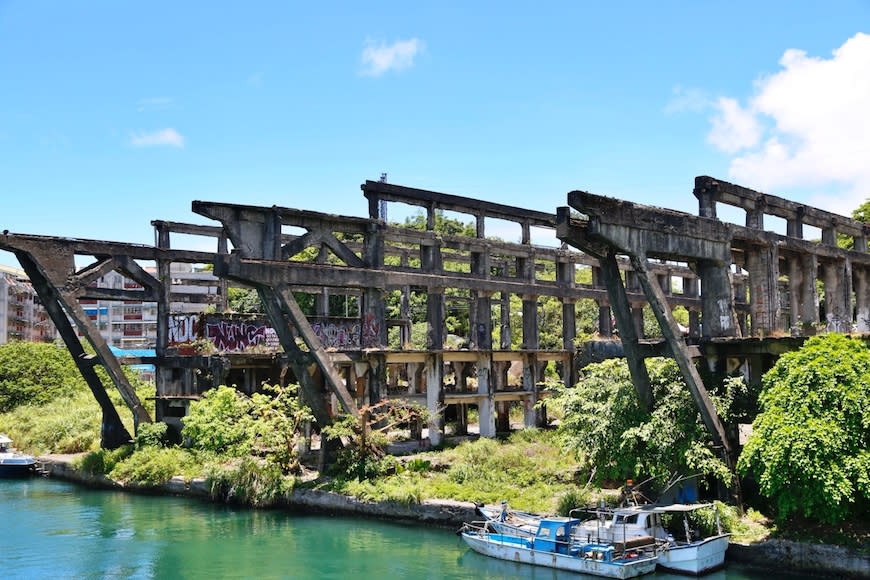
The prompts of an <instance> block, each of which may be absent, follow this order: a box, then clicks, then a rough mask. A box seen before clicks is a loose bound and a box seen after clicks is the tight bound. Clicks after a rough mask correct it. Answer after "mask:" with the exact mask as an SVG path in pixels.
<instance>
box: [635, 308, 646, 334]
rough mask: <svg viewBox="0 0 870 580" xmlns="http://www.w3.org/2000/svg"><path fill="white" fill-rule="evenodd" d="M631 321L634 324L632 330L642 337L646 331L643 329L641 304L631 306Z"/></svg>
mask: <svg viewBox="0 0 870 580" xmlns="http://www.w3.org/2000/svg"><path fill="white" fill-rule="evenodd" d="M631 322H632V324H634V331H635V332H636V333H637V335H638V336H639V337H640V338H644V337H645V336H646V333H645V332H644V329H643V306H632V307H631Z"/></svg>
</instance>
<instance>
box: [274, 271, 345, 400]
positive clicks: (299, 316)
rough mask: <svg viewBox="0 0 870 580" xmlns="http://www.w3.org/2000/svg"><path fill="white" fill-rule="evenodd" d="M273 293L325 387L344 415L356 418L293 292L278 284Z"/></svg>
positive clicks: (341, 384) (332, 366) (324, 351)
mask: <svg viewBox="0 0 870 580" xmlns="http://www.w3.org/2000/svg"><path fill="white" fill-rule="evenodd" d="M274 292H275V296H276V297H277V298H278V299H279V303H280V306H281V312H282V313H283V314H284V316H286V317H287V321H288V322H289V323H290V324H292V325H293V327H294V328H295V329H296V332H298V333H299V336H300V337H301V338H302V340H303V341H304V342H305V346H307V347H308V353H309V355H310V356H311V358H312V359H313V360H314V361H315V362H316V363H317V365H318V366H319V367H320V370H321V372H322V373H323V376H324V378H325V380H326V383H327V385H329V388H330V390H331V391H332V392H333V394H335V396H336V398H338V401H339V403H340V404H341V408H342V409H343V410H344V412H345V413H347V414H349V415H353V416H354V417H358V416H359V410H358V409H357V407H356V404H355V403H354V400H353V398H352V397H351V396H350V393H349V392H348V390H347V387H346V386H345V384H344V380H343V379H342V378H341V375H339V374H338V371H336V370H335V365H333V364H332V360H331V359H330V358H329V354H328V353H327V352H326V349H324V348H323V345H322V344H321V343H320V339H319V338H318V337H317V334H315V333H314V329H313V328H311V324H310V323H309V322H308V319H307V318H306V317H305V314H304V313H303V312H302V309H301V308H300V307H299V304H298V303H297V302H296V299H295V298H294V297H293V292H292V291H291V290H290V286H288V285H287V284H279V285H277V286H276V287H275V290H274ZM272 322H273V324H274V323H276V322H280V321H275V320H273V321H272ZM280 336H281V335H279V338H280ZM282 344H283V341H282ZM294 344H295V340H294Z"/></svg>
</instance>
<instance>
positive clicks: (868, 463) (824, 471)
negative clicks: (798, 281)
mask: <svg viewBox="0 0 870 580" xmlns="http://www.w3.org/2000/svg"><path fill="white" fill-rule="evenodd" d="M762 382H763V389H762V392H761V395H760V397H759V407H760V408H761V413H759V415H758V416H757V417H756V419H755V421H754V422H753V423H752V431H753V433H752V435H751V436H750V437H749V440H748V441H747V442H746V446H745V447H744V448H743V453H742V454H741V456H740V460H739V461H738V469H739V470H740V471H741V472H742V473H744V474H747V473H750V472H751V473H753V474H755V476H756V477H757V478H758V483H759V486H760V488H761V493H762V494H764V495H766V496H768V497H770V498H771V499H772V500H773V501H774V503H775V505H776V508H777V512H778V516H779V517H780V518H786V517H788V516H790V515H793V514H794V515H799V516H803V517H806V518H809V519H813V520H818V521H821V522H827V523H836V522H839V521H841V520H844V519H846V518H849V517H859V518H860V517H866V516H867V515H868V512H870V349H868V348H867V347H866V346H865V345H864V343H863V342H861V341H860V340H857V339H853V338H846V337H845V336H843V335H839V334H827V335H824V336H817V337H813V338H811V339H809V340H808V341H807V342H806V343H805V344H804V346H803V347H802V348H801V349H800V350H798V351H794V352H790V353H787V354H785V355H783V356H782V357H780V359H779V360H778V361H777V363H776V365H775V366H774V367H773V369H771V370H770V371H768V373H767V374H765V375H764V377H763V379H762Z"/></svg>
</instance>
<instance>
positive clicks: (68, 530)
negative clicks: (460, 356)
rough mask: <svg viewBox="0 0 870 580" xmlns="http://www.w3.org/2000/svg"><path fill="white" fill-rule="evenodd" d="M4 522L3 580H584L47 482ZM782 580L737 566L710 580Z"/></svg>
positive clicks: (385, 525)
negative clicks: (74, 579)
mask: <svg viewBox="0 0 870 580" xmlns="http://www.w3.org/2000/svg"><path fill="white" fill-rule="evenodd" d="M0 522H2V526H0V531H2V532H0V533H2V537H0V577H3V578H191V579H194V578H208V579H216V578H251V579H266V578H316V579H321V578H322V579H330V578H335V579H339V578H342V579H343V578H353V579H355V580H365V579H372V580H393V579H397V578H414V579H436V578H437V579H441V578H474V579H485V578H501V579H520V578H523V579H528V578H535V579H542V578H547V579H550V580H566V579H569V578H570V579H575V580H576V579H577V578H587V577H584V576H578V575H574V574H567V573H562V572H555V571H553V570H549V569H543V568H535V567H531V566H526V565H522V564H515V563H512V562H501V561H498V560H493V559H491V558H487V557H485V556H481V555H479V554H475V553H473V552H471V551H470V550H469V549H468V548H466V547H465V545H464V544H463V543H462V541H461V540H460V539H459V538H458V537H457V536H456V535H455V534H454V533H453V532H452V531H450V530H444V529H438V528H432V527H427V526H425V525H419V526H415V525H402V524H396V523H390V522H381V521H374V520H368V519H352V518H347V517H328V516H309V515H299V514H295V513H289V512H285V511H280V510H259V511H258V510H248V509H235V508H230V507H226V506H222V505H215V504H210V503H207V502H202V501H199V500H194V499H189V498H177V497H164V496H142V495H134V494H127V493H120V492H115V491H102V490H89V489H86V488H83V487H79V486H76V485H73V484H69V483H65V482H61V481H57V480H48V479H41V478H34V479H28V480H0ZM776 577H777V576H776V575H773V574H770V573H768V572H764V573H761V572H756V571H751V570H747V569H744V568H740V567H738V566H736V565H733V564H732V565H729V566H728V568H726V570H723V571H720V572H717V573H714V574H711V575H709V576H707V577H706V578H708V579H709V580H726V579H727V580H743V579H749V578H765V579H766V580H771V579H773V578H776ZM647 578H655V579H656V580H660V579H663V578H672V576H670V575H667V574H661V573H656V574H654V575H651V576H647ZM673 578H678V577H673ZM783 578H789V577H783ZM790 578H792V580H793V578H794V577H790Z"/></svg>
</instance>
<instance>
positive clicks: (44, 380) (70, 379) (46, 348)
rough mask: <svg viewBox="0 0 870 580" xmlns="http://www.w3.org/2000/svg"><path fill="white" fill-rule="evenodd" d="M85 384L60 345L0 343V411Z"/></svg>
mask: <svg viewBox="0 0 870 580" xmlns="http://www.w3.org/2000/svg"><path fill="white" fill-rule="evenodd" d="M86 388H87V385H86V384H85V382H84V379H82V377H81V375H80V374H79V372H78V369H77V368H76V366H75V362H74V361H73V359H72V357H71V356H70V354H69V351H68V350H67V349H66V348H64V347H63V346H56V345H55V344H53V343H52V344H49V343H44V342H10V343H8V344H4V345H2V346H0V413H6V412H8V411H11V410H13V409H15V408H16V407H18V406H19V405H42V404H45V403H48V402H49V401H52V400H53V399H55V398H57V397H58V396H61V395H68V394H71V393H73V392H75V391H79V390H82V389H86Z"/></svg>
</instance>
